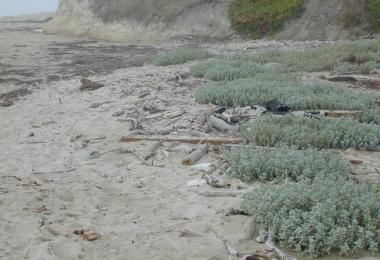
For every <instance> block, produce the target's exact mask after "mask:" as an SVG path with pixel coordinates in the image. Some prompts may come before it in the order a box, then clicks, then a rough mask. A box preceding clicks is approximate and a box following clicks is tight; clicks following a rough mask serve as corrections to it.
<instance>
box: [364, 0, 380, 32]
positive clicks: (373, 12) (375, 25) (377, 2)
mask: <svg viewBox="0 0 380 260" xmlns="http://www.w3.org/2000/svg"><path fill="white" fill-rule="evenodd" d="M365 6H366V9H367V12H368V16H369V22H370V24H371V27H372V29H373V30H375V31H379V30H380V0H365Z"/></svg>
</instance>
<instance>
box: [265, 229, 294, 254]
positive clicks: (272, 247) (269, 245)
mask: <svg viewBox="0 0 380 260" xmlns="http://www.w3.org/2000/svg"><path fill="white" fill-rule="evenodd" d="M265 245H266V247H267V248H268V250H270V251H274V252H275V253H276V254H277V255H278V256H279V257H280V259H281V260H297V258H295V257H292V256H289V255H287V254H285V253H284V252H282V251H281V249H280V248H278V247H277V246H276V245H275V244H274V242H273V240H272V233H271V231H270V230H269V236H268V239H267V241H266V242H265Z"/></svg>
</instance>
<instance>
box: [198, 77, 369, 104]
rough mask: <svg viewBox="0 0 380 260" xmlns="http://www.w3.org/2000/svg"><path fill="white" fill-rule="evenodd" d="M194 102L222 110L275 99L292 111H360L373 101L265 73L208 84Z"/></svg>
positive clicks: (354, 93)
mask: <svg viewBox="0 0 380 260" xmlns="http://www.w3.org/2000/svg"><path fill="white" fill-rule="evenodd" d="M196 99H197V101H198V102H200V103H213V104H216V105H222V106H249V105H263V104H264V103H265V102H266V101H268V100H272V99H276V100H280V101H281V102H283V103H285V104H286V105H288V106H289V107H290V108H291V109H294V110H295V109H353V110H356V109H357V110H361V109H368V108H372V107H374V105H375V99H376V97H375V96H374V95H370V94H364V93H362V94H358V93H357V92H355V91H353V90H351V89H342V88H339V87H335V86H332V85H328V84H321V83H305V82H300V81H296V77H295V76H294V75H286V74H270V73H267V74H257V76H256V77H254V78H252V79H239V80H234V81H229V82H222V83H207V84H205V85H203V86H202V87H201V88H199V89H198V91H197V92H196Z"/></svg>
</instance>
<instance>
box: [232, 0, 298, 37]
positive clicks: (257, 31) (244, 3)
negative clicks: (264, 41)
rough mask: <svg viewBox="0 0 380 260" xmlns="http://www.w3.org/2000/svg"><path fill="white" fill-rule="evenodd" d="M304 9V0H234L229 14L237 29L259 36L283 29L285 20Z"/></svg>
mask: <svg viewBox="0 0 380 260" xmlns="http://www.w3.org/2000/svg"><path fill="white" fill-rule="evenodd" d="M303 11H304V0H282V1H278V0H255V1H252V0H234V1H232V2H231V5H230V10H229V16H230V19H231V23H232V26H233V27H234V28H235V29H236V30H237V31H239V32H242V33H246V34H248V35H249V36H251V37H253V38H258V37H262V36H264V35H266V34H271V33H274V32H276V31H278V30H280V29H282V27H283V25H284V23H285V21H287V20H289V19H292V18H296V17H298V16H300V15H301V14H302V13H303Z"/></svg>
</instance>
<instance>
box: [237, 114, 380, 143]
mask: <svg viewBox="0 0 380 260" xmlns="http://www.w3.org/2000/svg"><path fill="white" fill-rule="evenodd" d="M243 136H244V137H245V138H247V140H249V141H250V142H251V143H254V144H257V145H261V146H279V145H287V146H291V147H296V148H298V149H303V148H311V147H314V148H318V149H347V148H365V149H368V150H374V149H376V147H377V146H378V145H379V143H380V126H378V125H373V124H364V123H359V122H357V121H355V120H353V119H350V118H336V119H335V118H334V119H330V118H326V119H316V118H302V117H292V116H284V117H263V118H259V119H257V120H255V121H254V122H253V123H252V124H250V125H248V126H247V127H246V129H245V130H244V132H243Z"/></svg>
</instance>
